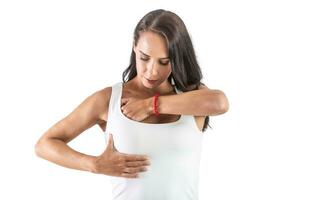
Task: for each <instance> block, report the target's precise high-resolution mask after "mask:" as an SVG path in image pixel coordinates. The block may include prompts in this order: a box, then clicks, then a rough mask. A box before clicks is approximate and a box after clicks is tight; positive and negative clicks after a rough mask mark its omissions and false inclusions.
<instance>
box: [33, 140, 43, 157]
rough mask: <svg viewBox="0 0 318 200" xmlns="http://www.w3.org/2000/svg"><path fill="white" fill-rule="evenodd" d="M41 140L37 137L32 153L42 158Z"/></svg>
mask: <svg viewBox="0 0 318 200" xmlns="http://www.w3.org/2000/svg"><path fill="white" fill-rule="evenodd" d="M42 146H43V141H42V140H41V139H39V140H38V141H37V143H36V144H35V145H34V153H35V155H36V156H38V157H41V158H42V155H43V150H42V149H43V147H42Z"/></svg>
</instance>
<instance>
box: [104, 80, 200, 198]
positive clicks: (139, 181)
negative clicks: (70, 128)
mask: <svg viewBox="0 0 318 200" xmlns="http://www.w3.org/2000/svg"><path fill="white" fill-rule="evenodd" d="M122 85H123V83H122V82H119V83H116V84H114V85H112V93H111V98H110V102H109V109H108V120H107V126H106V130H105V139H106V145H108V144H107V143H108V138H109V133H112V134H113V139H114V146H115V147H116V149H117V150H118V151H119V152H122V153H127V154H142V155H148V156H149V158H150V162H151V164H150V166H147V168H148V170H147V171H145V172H140V173H139V178H124V177H116V176H109V178H110V182H111V184H112V188H113V191H112V194H113V200H197V199H198V184H199V166H200V155H201V140H202V136H203V133H202V132H201V131H200V130H199V129H198V127H197V125H196V122H195V119H194V117H193V116H191V115H181V117H180V118H179V119H178V120H177V121H175V122H170V123H163V124H150V123H144V122H138V121H135V120H132V119H130V118H128V117H126V116H125V115H124V114H123V113H122V112H121V108H120V106H121V103H120V102H121V96H122V88H123V86H122ZM175 91H176V92H177V93H180V92H182V91H179V90H178V89H177V88H176V87H175Z"/></svg>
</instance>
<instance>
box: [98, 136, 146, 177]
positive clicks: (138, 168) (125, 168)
mask: <svg viewBox="0 0 318 200" xmlns="http://www.w3.org/2000/svg"><path fill="white" fill-rule="evenodd" d="M148 165H150V161H149V159H148V157H147V156H146V155H134V154H124V153H120V152H118V151H117V149H116V148H115V146H114V140H113V135H112V134H110V136H109V140H108V145H107V147H106V150H105V151H104V152H103V153H102V154H101V155H100V156H98V157H97V158H96V160H95V167H94V170H93V173H97V174H106V175H109V176H119V177H125V178H137V177H138V173H139V172H144V171H147V168H146V166H148Z"/></svg>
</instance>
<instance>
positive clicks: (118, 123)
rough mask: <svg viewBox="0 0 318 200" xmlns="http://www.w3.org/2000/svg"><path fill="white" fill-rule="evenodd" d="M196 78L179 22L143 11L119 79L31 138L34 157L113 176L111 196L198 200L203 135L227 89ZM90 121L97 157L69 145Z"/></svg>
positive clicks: (191, 53) (222, 104) (167, 13)
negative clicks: (98, 139) (102, 146)
mask: <svg viewBox="0 0 318 200" xmlns="http://www.w3.org/2000/svg"><path fill="white" fill-rule="evenodd" d="M126 77H128V78H127V80H126V79H125V78H126ZM201 79H202V74H201V70H200V67H199V65H198V63H197V60H196V57H195V53H194V49H193V46H192V42H191V39H190V37H189V34H188V31H187V29H186V26H185V25H184V23H183V21H182V20H181V19H180V18H179V17H178V16H177V15H176V14H174V13H172V12H170V11H165V10H162V9H160V10H154V11H152V12H149V13H148V14H146V15H145V16H144V17H143V18H142V19H141V20H140V21H139V23H138V24H137V26H136V28H135V31H134V42H133V48H132V53H131V58H130V65H129V67H128V68H127V69H126V70H125V71H124V73H123V82H118V83H116V84H114V85H112V86H110V87H106V88H104V89H102V90H99V91H97V92H95V93H93V94H92V95H90V96H89V97H88V98H87V99H85V100H84V101H83V102H82V103H81V104H80V105H79V106H78V107H77V108H76V109H75V110H74V111H73V112H71V113H70V114H69V115H68V116H66V117H65V118H64V119H62V120H60V121H59V122H57V123H56V124H55V125H54V126H52V127H51V128H50V129H49V130H48V131H47V132H46V133H45V134H44V135H43V136H42V137H41V138H40V139H39V141H38V142H37V144H36V148H35V149H36V154H37V155H38V156H40V157H42V158H44V159H47V160H49V161H52V162H54V163H57V164H59V165H61V166H64V167H68V168H73V169H78V170H85V171H90V172H93V173H98V174H105V175H109V176H111V177H110V178H111V182H112V184H113V197H114V199H116V200H118V199H120V200H121V199H134V200H135V199H136V200H137V199H138V200H143V199H147V200H149V199H152V200H153V199H160V200H163V199H164V200H167V199H174V200H176V199H182V200H185V199H198V180H199V177H198V174H199V173H198V169H199V162H200V151H201V139H202V134H203V132H204V131H205V130H206V128H207V125H208V122H209V116H212V115H220V114H223V113H225V112H227V110H228V107H229V104H228V100H227V98H226V96H225V94H224V93H223V92H222V91H220V90H211V89H209V88H208V87H206V86H205V85H204V84H203V83H201V82H200V80H201ZM106 123H107V126H106ZM95 124H98V125H99V126H100V127H101V128H102V129H103V131H105V136H106V142H107V145H106V150H105V151H104V152H103V153H102V154H101V155H99V156H90V155H86V154H83V153H80V152H77V151H75V150H73V149H71V148H70V147H68V145H67V143H68V142H70V141H71V140H73V139H74V138H75V137H77V136H78V135H79V134H81V133H82V132H83V131H85V130H86V129H88V128H90V127H92V126H93V125H95Z"/></svg>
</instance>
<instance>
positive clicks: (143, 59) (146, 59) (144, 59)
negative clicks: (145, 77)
mask: <svg viewBox="0 0 318 200" xmlns="http://www.w3.org/2000/svg"><path fill="white" fill-rule="evenodd" d="M140 60H142V61H144V62H147V61H148V60H149V59H148V58H142V57H140ZM169 62H170V61H168V62H165V63H162V62H159V63H160V65H168V64H169Z"/></svg>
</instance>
